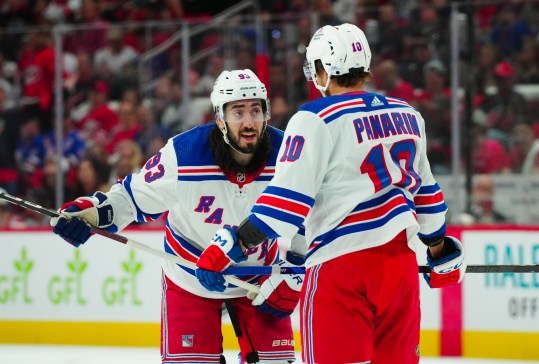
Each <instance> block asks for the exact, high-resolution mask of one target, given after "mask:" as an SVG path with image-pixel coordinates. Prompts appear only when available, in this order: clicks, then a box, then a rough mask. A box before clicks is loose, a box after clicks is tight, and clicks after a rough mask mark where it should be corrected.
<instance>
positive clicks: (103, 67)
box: [94, 28, 138, 79]
mask: <svg viewBox="0 0 539 364" xmlns="http://www.w3.org/2000/svg"><path fill="white" fill-rule="evenodd" d="M107 41H108V44H107V46H105V47H103V48H100V49H99V50H98V51H97V52H96V54H95V57H94V65H95V68H96V70H97V73H98V75H99V76H100V77H103V78H107V79H108V77H118V76H120V75H121V74H122V73H124V72H125V71H126V70H125V68H126V67H127V66H130V65H131V66H133V65H134V62H135V61H136V59H137V56H138V52H137V51H136V50H135V49H134V48H132V47H131V46H129V45H126V44H125V43H124V34H123V32H122V30H121V29H119V28H111V29H109V31H108V33H107Z"/></svg>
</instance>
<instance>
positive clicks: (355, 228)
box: [305, 206, 410, 259]
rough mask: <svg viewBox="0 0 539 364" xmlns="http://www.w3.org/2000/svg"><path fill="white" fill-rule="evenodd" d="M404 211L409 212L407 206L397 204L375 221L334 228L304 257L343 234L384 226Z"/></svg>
mask: <svg viewBox="0 0 539 364" xmlns="http://www.w3.org/2000/svg"><path fill="white" fill-rule="evenodd" d="M406 212H410V209H409V208H408V206H399V207H397V208H395V209H393V210H391V212H389V213H388V214H387V215H386V216H384V218H382V219H378V220H375V221H369V222H365V223H358V224H353V225H347V226H345V227H342V228H339V229H334V230H333V231H332V232H331V233H330V234H324V235H325V236H327V237H326V238H325V239H324V240H323V241H322V242H320V243H319V244H318V246H316V248H313V249H312V250H310V251H309V252H308V253H307V255H306V257H305V258H306V259H307V258H308V257H309V256H310V255H312V254H313V253H314V252H315V251H317V250H318V249H320V248H321V247H323V246H326V245H328V244H329V243H331V242H332V241H334V240H336V239H338V238H340V237H342V236H344V235H349V234H354V233H358V232H362V231H367V230H374V229H378V228H380V227H382V226H384V225H385V224H387V223H388V222H389V221H390V220H391V219H393V218H394V217H396V216H398V215H400V214H403V213H406Z"/></svg>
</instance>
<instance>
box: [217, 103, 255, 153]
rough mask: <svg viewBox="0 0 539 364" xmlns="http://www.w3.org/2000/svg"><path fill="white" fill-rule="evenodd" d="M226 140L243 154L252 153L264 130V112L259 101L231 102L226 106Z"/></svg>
mask: <svg viewBox="0 0 539 364" xmlns="http://www.w3.org/2000/svg"><path fill="white" fill-rule="evenodd" d="M225 122H226V124H227V129H228V139H229V140H230V142H231V143H233V144H235V147H237V148H238V150H239V151H241V152H243V153H254V152H255V151H256V148H257V147H258V144H259V143H260V139H261V138H262V131H263V130H264V111H263V109H262V103H261V101H260V100H257V99H255V100H242V101H233V102H230V103H228V104H227V105H226V109H225Z"/></svg>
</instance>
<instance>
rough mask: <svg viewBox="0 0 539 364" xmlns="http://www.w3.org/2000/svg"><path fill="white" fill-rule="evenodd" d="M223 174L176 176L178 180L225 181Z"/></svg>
mask: <svg viewBox="0 0 539 364" xmlns="http://www.w3.org/2000/svg"><path fill="white" fill-rule="evenodd" d="M226 179H227V178H226V176H224V175H200V176H178V181H195V182H200V181H225V180H226Z"/></svg>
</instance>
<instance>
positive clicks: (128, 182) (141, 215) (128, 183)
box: [122, 174, 162, 222]
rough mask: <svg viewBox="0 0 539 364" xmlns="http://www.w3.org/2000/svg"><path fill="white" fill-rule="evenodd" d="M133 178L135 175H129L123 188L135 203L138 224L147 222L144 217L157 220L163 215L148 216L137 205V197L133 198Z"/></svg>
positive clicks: (124, 181)
mask: <svg viewBox="0 0 539 364" xmlns="http://www.w3.org/2000/svg"><path fill="white" fill-rule="evenodd" d="M132 178H133V175H132V174H130V175H128V176H127V177H126V178H125V179H124V180H123V182H122V184H123V186H124V187H125V190H126V191H127V193H128V194H129V197H131V201H133V205H135V209H136V210H137V222H147V221H146V219H145V218H144V216H148V217H149V218H151V219H152V220H156V219H158V218H159V216H161V214H162V213H157V214H147V213H145V212H144V211H142V210H141V209H140V208H139V207H138V204H137V201H135V197H134V196H133V191H132V190H131V179H132Z"/></svg>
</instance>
